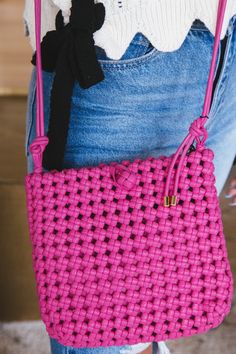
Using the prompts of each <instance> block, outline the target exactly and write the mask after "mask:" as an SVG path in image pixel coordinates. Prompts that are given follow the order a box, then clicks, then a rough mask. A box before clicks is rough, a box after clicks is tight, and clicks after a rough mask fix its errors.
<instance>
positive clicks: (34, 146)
mask: <svg viewBox="0 0 236 354" xmlns="http://www.w3.org/2000/svg"><path fill="white" fill-rule="evenodd" d="M226 4H227V0H219V5H218V13H217V23H216V31H215V39H214V48H213V54H212V59H211V66H210V71H209V76H208V82H207V88H206V94H205V100H204V105H203V111H202V115H201V118H202V120H201V125H202V126H204V124H205V123H206V121H207V119H208V114H209V111H210V105H211V99H212V93H213V82H214V74H215V69H216V62H217V54H218V49H219V44H220V36H221V31H222V26H223V20H224V14H225V9H226ZM34 5H35V33H36V72H37V74H36V76H37V88H36V90H37V92H36V95H37V99H36V138H35V139H34V141H33V142H32V143H31V144H30V152H31V154H32V158H33V162H34V172H37V173H40V172H42V157H43V152H44V150H45V148H46V146H47V144H48V141H49V139H48V137H47V136H46V135H45V132H44V98H43V78H42V62H41V45H40V42H41V5H42V3H41V0H34ZM186 139H187V137H186ZM186 142H187V140H186ZM186 142H185V143H186ZM188 142H190V139H189V140H188ZM185 145H186V144H185ZM181 146H182V147H183V145H182V144H181ZM180 148H181V147H180ZM166 190H168V183H167V189H166Z"/></svg>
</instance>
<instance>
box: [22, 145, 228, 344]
mask: <svg viewBox="0 0 236 354" xmlns="http://www.w3.org/2000/svg"><path fill="white" fill-rule="evenodd" d="M212 159H213V152H212V151H211V150H209V149H204V150H203V151H201V152H199V151H196V152H192V153H191V154H189V156H187V157H185V160H184V168H183V170H182V173H181V177H180V181H179V195H180V197H179V198H180V199H179V202H178V205H177V206H176V207H173V208H165V207H164V206H163V197H162V196H163V190H164V186H165V182H164V181H165V177H166V175H167V170H168V166H169V164H170V162H171V157H169V158H166V157H161V158H158V159H155V158H154V157H149V158H148V159H146V160H141V159H136V160H134V161H133V162H129V161H123V162H122V164H121V165H122V166H125V167H126V168H128V170H129V171H131V173H133V174H134V175H135V176H136V181H135V184H133V187H132V188H131V189H129V190H127V189H126V188H122V187H118V186H117V185H115V184H114V183H113V179H112V178H111V166H113V163H111V164H110V166H109V165H103V164H100V165H99V166H98V167H93V168H80V169H68V170H63V171H62V172H56V171H55V172H50V173H46V172H45V173H41V174H36V173H33V174H31V175H29V176H27V177H26V188H27V195H28V199H27V204H28V213H29V214H28V219H29V223H30V235H31V239H32V244H33V259H34V269H35V273H36V281H37V289H38V296H39V300H40V307H41V315H42V319H43V321H44V322H45V324H46V327H47V331H48V333H49V334H50V335H51V336H52V337H54V338H57V339H58V340H59V341H60V342H61V343H62V344H64V345H72V346H74V347H77V346H78V347H89V346H91V347H92V346H100V345H101V346H108V345H122V344H124V343H129V344H135V343H138V342H142V341H160V340H165V339H170V338H172V339H173V338H178V337H182V336H190V335H193V334H197V333H202V332H206V331H207V330H209V329H210V328H213V327H216V326H218V325H219V324H220V323H221V322H222V320H223V318H224V316H225V315H226V314H228V312H229V311H230V304H231V296H232V276H231V272H230V267H229V263H228V260H227V251H226V246H225V241H224V235H223V228H222V222H221V214H220V207H219V202H218V198H217V192H216V188H215V187H214V181H215V178H214V175H213V170H214V166H213V163H212ZM118 166H119V165H118ZM118 170H119V169H118ZM132 181H133V180H132ZM147 182H148V183H147Z"/></svg>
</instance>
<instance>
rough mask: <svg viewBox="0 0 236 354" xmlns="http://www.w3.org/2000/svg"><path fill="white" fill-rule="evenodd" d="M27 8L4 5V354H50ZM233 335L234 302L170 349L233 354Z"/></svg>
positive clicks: (0, 177) (0, 241)
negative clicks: (33, 154) (40, 261)
mask: <svg viewBox="0 0 236 354" xmlns="http://www.w3.org/2000/svg"><path fill="white" fill-rule="evenodd" d="M32 1H33V0H32ZM23 5H24V1H23V0H0V151H1V153H0V166H1V167H0V233H1V235H0V252H1V253H0V354H21V353H22V354H47V353H49V349H48V339H47V336H46V334H45V331H44V327H43V326H42V324H41V322H39V321H37V320H39V312H38V304H37V298H36V293H35V283H34V275H33V272H32V266H31V265H32V261H31V245H30V241H29V236H28V229H27V224H26V206H25V191H24V184H23V183H24V176H25V174H26V157H25V151H24V144H25V119H26V100H27V96H26V95H27V90H28V84H29V79H30V73H31V69H32V65H31V63H30V60H31V55H32V51H31V47H30V45H29V41H28V39H27V38H26V37H24V26H23V18H22V14H23ZM234 175H236V171H234ZM221 204H222V211H223V216H224V225H225V234H226V238H227V247H228V252H229V257H230V261H231V266H232V269H233V270H234V274H236V211H235V208H232V207H230V206H228V201H227V200H226V199H225V198H223V194H222V197H221ZM235 329H236V307H235V301H234V306H233V309H232V312H231V314H230V316H228V317H227V318H226V319H225V321H224V324H223V325H222V326H220V327H219V328H217V329H215V330H213V331H211V332H210V333H208V334H206V335H203V336H195V337H193V338H189V339H184V340H179V341H177V342H175V341H173V342H170V343H169V346H170V347H171V349H172V353H173V354H219V353H220V354H235V353H236V350H235V348H236V336H235Z"/></svg>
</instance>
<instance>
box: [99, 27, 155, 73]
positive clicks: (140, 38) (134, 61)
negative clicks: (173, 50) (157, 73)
mask: <svg viewBox="0 0 236 354" xmlns="http://www.w3.org/2000/svg"><path fill="white" fill-rule="evenodd" d="M95 51H96V55H97V59H98V61H99V63H100V64H101V66H102V67H104V68H109V67H110V68H121V69H123V68H126V67H129V66H134V65H139V64H142V63H143V62H147V61H148V60H149V59H151V58H153V57H154V56H156V55H157V54H158V53H159V51H158V50H157V49H156V48H155V47H154V46H153V45H152V44H151V42H150V41H149V40H148V39H147V38H146V37H145V36H144V35H143V34H142V33H141V32H137V33H136V35H135V36H134V37H133V39H132V41H131V42H130V43H129V46H128V48H127V49H126V51H125V53H124V54H123V55H122V56H121V58H120V59H112V58H109V56H108V55H107V54H106V52H105V50H104V49H103V48H101V47H98V46H95Z"/></svg>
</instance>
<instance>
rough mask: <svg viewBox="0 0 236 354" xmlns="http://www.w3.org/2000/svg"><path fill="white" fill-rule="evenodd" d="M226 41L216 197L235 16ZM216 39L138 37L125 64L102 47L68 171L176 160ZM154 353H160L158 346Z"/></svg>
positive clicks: (212, 129) (234, 142)
mask: <svg viewBox="0 0 236 354" xmlns="http://www.w3.org/2000/svg"><path fill="white" fill-rule="evenodd" d="M227 34H228V40H227V44H226V50H225V53H224V58H223V64H222V65H220V60H219V58H220V56H218V70H219V71H218V73H219V76H218V79H217V84H216V87H215V91H214V96H213V101H212V106H211V111H210V115H209V120H208V121H207V124H206V128H207V130H208V133H209V138H208V140H207V143H206V145H207V146H208V147H210V148H211V149H212V150H213V151H214V153H215V159H214V162H215V174H216V186H217V189H218V193H220V191H221V190H222V188H223V185H224V183H225V180H226V178H227V176H228V173H229V171H230V168H231V166H232V163H233V160H234V157H235V153H236V16H235V17H233V18H232V19H231V21H230V23H229V27H228V31H227ZM213 39H214V38H213V36H212V35H211V33H210V32H209V30H208V29H207V28H206V27H205V26H204V25H203V24H202V23H201V22H200V21H195V22H194V23H193V25H192V27H191V29H190V31H189V33H188V35H187V37H186V39H185V41H184V43H183V44H182V46H181V48H180V49H178V50H176V51H173V52H160V51H158V50H157V49H156V48H154V47H153V46H152V44H151V43H150V42H149V41H148V39H147V38H146V37H144V35H142V34H141V33H137V34H136V35H135V36H134V38H133V40H132V42H131V43H130V45H129V47H128V49H127V51H126V52H125V54H124V55H123V57H122V58H121V59H119V60H111V59H110V58H108V57H107V56H106V54H105V52H104V51H103V50H102V49H101V48H99V47H96V51H97V57H98V59H99V62H100V64H101V66H102V69H103V71H104V74H105V79H104V80H103V81H102V82H100V83H98V84H97V85H95V86H92V87H90V88H89V89H82V88H81V87H80V86H79V84H78V83H76V84H75V85H74V90H73V95H72V101H71V116H70V126H69V132H68V139H67V144H66V151H65V156H64V168H71V167H82V166H88V165H90V166H92V165H94V166H95V165H97V164H99V163H101V162H103V163H109V162H111V161H122V160H125V159H133V158H135V157H141V158H146V157H148V156H150V155H152V156H156V157H158V156H160V155H166V156H168V155H170V154H172V153H174V152H175V151H176V149H177V147H178V146H179V144H180V143H181V141H182V140H183V138H184V137H185V136H186V135H187V132H188V128H189V126H190V123H191V122H192V121H193V120H194V119H195V118H196V117H198V116H199V115H200V114H201V111H202V105H203V100H204V94H205V89H206V84H207V76H208V71H209V67H210V60H211V55H212V48H213ZM221 50H222V47H221ZM53 77H54V74H53V73H47V72H43V80H44V101H45V131H47V129H48V123H49V113H50V92H51V88H52V83H53ZM35 79H36V76H35V68H34V69H33V71H32V77H31V81H30V86H29V95H28V106H27V117H26V140H25V152H26V156H27V161H28V172H31V171H32V170H33V163H32V158H31V155H30V154H29V145H30V143H31V142H32V141H33V139H34V137H35V125H36V121H35V118H36V115H35V112H36V111H35V103H36V100H35V98H36V97H35V96H36V90H35V88H36V80H35ZM124 344H125V343H124ZM143 344H144V343H137V345H123V346H112V347H97V348H77V349H76V348H71V347H64V346H62V345H61V344H59V343H58V342H57V341H56V340H54V339H51V350H52V353H53V354H62V353H64V354H65V353H70V354H72V353H73V354H105V353H106V354H116V353H127V354H128V353H129V354H131V353H140V352H141V351H142V350H144V349H145V347H144V346H143ZM148 344H150V343H147V345H148ZM147 345H146V346H147ZM152 350H153V353H159V352H161V351H158V344H157V343H156V342H154V343H153V349H152Z"/></svg>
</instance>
